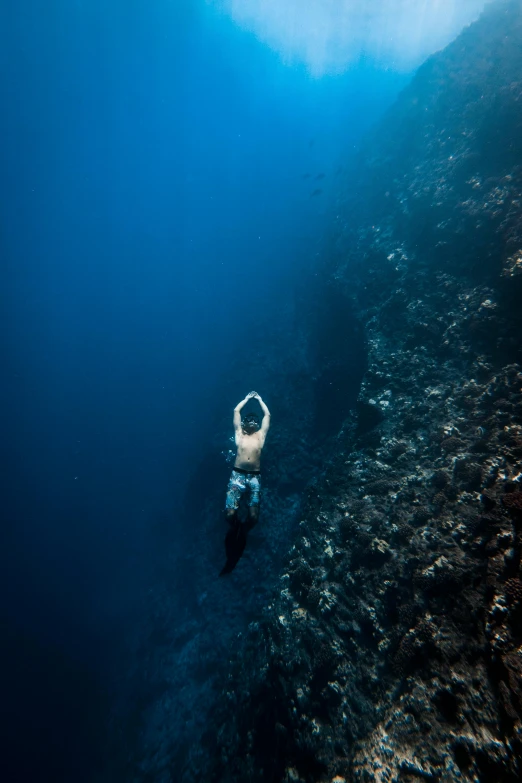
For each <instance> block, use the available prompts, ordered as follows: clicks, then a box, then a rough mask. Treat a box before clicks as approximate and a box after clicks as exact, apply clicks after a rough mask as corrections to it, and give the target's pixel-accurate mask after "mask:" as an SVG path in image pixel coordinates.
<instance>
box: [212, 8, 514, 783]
mask: <svg viewBox="0 0 522 783" xmlns="http://www.w3.org/2000/svg"><path fill="white" fill-rule="evenodd" d="M521 44H522V7H521V5H520V3H518V2H516V3H515V2H507V3H501V4H496V5H494V6H492V7H491V8H490V9H489V10H488V11H487V12H486V13H485V14H484V15H483V17H482V18H481V19H480V20H479V21H478V22H477V23H475V24H474V25H472V26H470V27H469V28H468V29H466V30H465V31H464V32H463V33H462V34H461V36H460V37H459V38H458V39H457V40H456V41H455V42H454V43H453V44H452V45H450V46H449V47H448V48H447V49H446V50H444V51H443V52H441V53H439V54H437V55H435V56H434V57H432V58H431V59H430V60H429V61H428V62H427V63H426V64H425V65H424V66H423V67H422V68H421V69H420V70H419V72H418V73H417V75H416V77H415V78H414V80H413V82H412V84H411V85H410V87H409V88H408V89H407V90H405V91H404V93H403V94H402V95H401V96H400V98H399V100H398V101H397V102H396V104H395V106H394V107H393V108H392V110H391V111H390V112H389V113H388V115H387V116H386V118H385V119H384V121H383V122H382V123H381V125H380V126H379V128H378V129H376V131H375V133H374V134H373V135H372V137H371V138H370V139H369V140H368V143H367V145H366V147H365V148H364V150H363V151H362V152H361V155H360V156H359V158H358V160H357V161H356V162H355V163H354V165H353V167H352V169H351V171H350V174H349V177H348V178H347V181H346V183H345V191H344V192H343V194H342V198H341V200H340V202H339V205H338V209H337V210H336V212H337V215H338V222H337V237H338V242H337V252H336V254H335V257H334V258H333V259H330V261H329V264H328V269H327V271H326V273H327V274H328V275H329V276H330V277H331V279H332V280H334V281H335V284H336V286H337V287H338V288H339V290H342V291H343V292H344V294H345V296H346V297H347V300H348V301H349V302H350V303H351V305H350V306H351V308H352V309H353V312H354V313H355V316H356V318H357V319H358V320H359V322H360V324H361V325H362V326H363V327H364V329H365V335H366V345H367V370H366V373H365V375H364V378H363V381H362V384H361V389H360V394H359V399H358V402H357V406H356V410H355V412H354V414H353V415H349V416H347V417H346V419H345V421H344V424H343V426H342V427H341V429H340V431H339V434H338V436H337V437H336V438H334V439H332V440H331V441H330V444H329V451H328V455H327V459H325V462H324V465H323V470H322V471H321V472H320V473H318V475H317V478H316V481H315V483H313V484H311V485H310V487H309V491H308V497H307V501H306V503H305V505H304V506H303V507H302V509H301V513H300V523H299V528H298V532H297V534H296V536H295V543H294V546H293V547H292V549H291V551H290V553H289V556H288V560H287V562H286V564H285V566H284V568H283V572H282V575H281V577H280V595H279V596H278V597H277V598H274V600H272V601H271V603H270V605H269V606H268V607H267V609H266V611H265V614H264V616H263V618H262V619H260V620H259V621H256V622H253V623H252V624H251V626H250V629H249V634H248V637H247V638H246V640H245V641H244V643H243V646H242V647H241V651H240V654H239V655H238V657H237V660H236V661H235V663H234V665H233V667H232V670H231V672H230V674H229V679H228V682H227V685H226V687H225V689H224V690H223V694H222V701H221V706H217V707H216V708H215V709H214V715H213V719H212V722H211V723H210V724H209V733H210V734H212V733H213V734H214V740H213V741H212V742H209V746H208V754H209V763H210V766H212V770H211V771H209V772H208V773H207V774H206V776H205V779H212V780H215V781H220V783H224V782H225V781H244V780H250V781H274V782H275V781H285V782H287V783H290V781H295V782H296V783H297V782H299V781H301V783H304V782H306V783H316V782H317V783H319V781H321V783H322V782H323V781H324V782H326V781H332V783H333V782H335V783H342V782H343V781H349V780H350V781H354V783H355V782H357V783H359V781H360V782H361V783H362V782H363V781H364V783H392V781H414V780H418V779H427V780H444V781H457V780H459V781H462V780H470V781H513V783H514V781H517V780H520V778H521V777H522V686H521V682H522V623H521V621H522V581H521V564H520V560H521V552H522V484H521V479H522V473H521V472H522V465H521V460H522V331H521V330H522V45H521ZM339 350H342V348H340V349H339ZM213 754H215V755H213Z"/></svg>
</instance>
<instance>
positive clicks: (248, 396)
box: [234, 392, 256, 433]
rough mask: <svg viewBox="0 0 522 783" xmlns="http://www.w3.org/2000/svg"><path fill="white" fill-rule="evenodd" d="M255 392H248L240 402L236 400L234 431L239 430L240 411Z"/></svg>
mask: <svg viewBox="0 0 522 783" xmlns="http://www.w3.org/2000/svg"><path fill="white" fill-rule="evenodd" d="M255 394H256V393H255V392H249V393H248V394H247V396H246V397H245V399H244V400H241V402H238V404H237V405H236V407H235V408H234V429H235V431H236V433H238V432H241V411H242V410H243V408H244V407H245V405H246V404H247V402H248V401H249V399H250V398H251V397H255Z"/></svg>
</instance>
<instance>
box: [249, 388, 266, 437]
mask: <svg viewBox="0 0 522 783" xmlns="http://www.w3.org/2000/svg"><path fill="white" fill-rule="evenodd" d="M253 396H254V397H255V398H256V400H257V401H258V403H259V404H260V405H261V410H262V411H263V421H262V422H261V432H262V434H263V435H265V436H266V433H267V432H268V430H269V428H270V411H269V410H268V408H267V406H266V403H265V402H264V400H262V399H261V397H260V396H259V394H254V395H253Z"/></svg>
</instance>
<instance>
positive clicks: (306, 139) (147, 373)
mask: <svg viewBox="0 0 522 783" xmlns="http://www.w3.org/2000/svg"><path fill="white" fill-rule="evenodd" d="M0 36H1V45H0V68H1V79H0V102H1V106H2V117H3V123H2V126H3V133H2V144H1V147H0V167H1V169H0V216H1V227H0V228H1V234H0V241H1V257H2V264H3V267H2V268H3V275H2V277H3V285H2V299H3V301H2V313H3V317H4V319H5V320H4V328H3V334H4V345H3V348H4V358H3V361H2V391H1V394H2V399H1V402H2V408H3V410H4V412H6V413H7V416H6V421H5V424H4V428H3V437H2V456H3V465H4V467H3V478H4V482H5V483H4V503H3V508H4V513H3V514H2V516H3V520H4V522H3V544H4V547H5V551H6V552H7V553H8V558H7V563H6V566H5V568H4V569H3V572H2V577H3V590H2V598H3V600H2V605H1V613H2V624H3V628H4V631H5V639H6V640H7V643H6V644H5V645H3V650H2V657H3V659H4V660H3V663H2V669H3V671H4V673H6V672H7V674H8V677H7V680H8V682H7V686H6V688H7V690H6V705H7V714H8V732H7V734H6V735H5V736H6V737H7V740H8V744H9V745H10V752H9V754H8V755H7V756H6V758H7V759H8V768H9V769H10V770H11V773H10V774H11V777H10V778H9V779H10V780H13V781H14V780H25V779H34V780H36V779H38V780H51V779H52V780H53V781H59V780H63V781H72V780H74V781H75V783H79V782H80V781H81V780H88V779H91V776H92V774H93V770H94V769H96V768H97V766H99V764H100V763H101V762H100V758H101V754H102V749H103V743H104V736H103V720H104V717H105V716H106V714H107V712H108V710H109V709H110V705H111V698H112V692H113V688H114V682H115V679H116V678H117V674H116V673H117V672H118V661H119V659H120V655H121V654H122V650H123V648H124V645H125V638H126V633H127V630H128V628H129V625H130V624H131V623H133V622H134V621H135V606H136V604H137V602H138V601H139V597H140V595H142V593H143V591H145V590H146V589H148V587H149V586H150V585H151V584H153V583H154V578H155V562H156V557H157V553H158V547H159V546H160V544H159V542H158V541H157V540H156V539H155V536H154V533H153V525H152V520H153V519H154V518H155V516H157V515H158V514H160V513H172V520H173V522H172V524H173V525H174V526H179V529H180V530H181V529H182V528H183V526H184V525H185V524H187V520H184V519H183V517H182V516H181V515H180V514H179V513H176V512H175V510H176V509H177V508H178V504H179V501H180V497H181V496H182V493H183V489H184V485H185V482H186V480H187V478H188V477H189V476H190V470H191V467H192V466H193V464H194V463H195V461H197V459H198V458H199V457H201V456H204V453H205V443H206V439H207V438H208V436H209V427H210V426H211V423H212V421H213V419H214V417H215V415H216V413H217V412H219V411H222V410H227V411H231V410H232V407H233V406H234V405H235V404H236V402H237V401H238V400H239V399H240V397H241V396H242V395H243V394H244V393H245V392H246V391H248V389H243V388H238V389H237V399H236V398H234V399H229V398H228V397H225V396H223V394H222V391H221V390H222V389H223V388H224V381H225V380H226V378H227V366H228V364H229V363H230V361H231V359H232V358H233V357H234V356H235V355H236V354H237V352H238V351H245V350H248V338H249V334H250V333H251V332H252V330H254V329H255V330H257V332H258V331H259V329H261V330H262V329H263V324H265V323H266V324H268V323H273V321H274V320H276V319H277V318H278V312H279V310H280V307H281V304H282V303H283V302H285V301H286V299H287V297H289V296H291V291H292V288H293V286H294V284H295V282H296V281H297V280H298V279H299V278H300V276H301V275H302V274H303V270H307V269H309V268H310V267H311V265H312V264H313V263H314V260H315V259H316V258H317V256H318V254H320V253H321V248H322V238H323V236H324V235H325V232H327V230H328V225H329V221H330V220H331V218H332V208H333V203H334V197H335V184H336V174H338V171H339V166H342V164H343V161H344V160H345V159H346V156H347V155H349V153H350V151H351V150H352V149H353V148H354V145H357V144H358V142H359V140H360V139H361V137H362V135H363V133H364V132H365V131H366V130H367V129H368V128H369V127H370V126H371V124H372V123H373V122H374V121H375V120H376V119H377V118H378V117H379V116H380V115H381V114H382V112H383V111H384V109H385V108H386V107H387V106H388V105H389V103H390V102H391V101H392V100H393V98H394V97H395V95H396V94H397V92H398V91H399V89H400V88H401V87H402V86H403V85H404V84H405V83H406V82H407V81H408V79H409V76H410V74H409V73H408V71H407V70H404V69H402V70H400V71H396V70H395V69H394V68H393V67H391V66H389V65H388V66H386V68H384V67H381V66H378V65H377V64H375V63H374V62H372V60H371V58H360V59H359V60H357V61H356V62H355V64H353V63H352V65H351V66H350V67H348V68H347V69H346V70H345V72H344V73H343V74H341V75H330V76H329V75H323V76H322V77H320V78H313V77H311V76H310V75H309V73H308V70H307V68H306V66H305V64H299V63H294V64H293V65H292V66H291V67H290V66H288V65H285V64H284V62H283V61H282V59H281V57H280V56H279V55H278V53H277V52H276V51H273V50H272V49H270V48H269V47H267V46H266V45H265V44H264V43H263V42H261V41H260V40H258V39H257V38H256V36H255V35H254V34H253V33H252V32H248V31H245V30H243V29H241V28H240V27H238V26H236V25H235V24H234V22H233V20H232V19H230V18H229V17H228V16H227V15H225V14H220V13H219V12H218V11H217V10H216V9H215V8H214V7H212V6H209V5H207V4H206V3H205V2H203V0H201V1H199V0H192V2H182V1H181V0H178V1H177V2H175V3H172V2H167V0H157V2H144V0H143V1H140V0H125V2H123V0H103V2H102V0H90V1H89V2H83V3H82V2H79V1H78V2H71V1H70V0H61V1H58V0H47V2H45V3H44V2H37V0H32V1H31V0H17V2H16V3H13V2H5V0H4V2H2V3H1V4H0ZM321 173H324V174H325V177H324V178H322V179H321V180H315V177H317V175H319V174H321ZM305 175H310V176H309V177H305ZM316 188H320V189H321V190H322V191H323V192H322V193H321V194H318V195H316V196H312V195H311V194H312V192H313V191H314V190H315V189H316ZM260 391H262V390H260ZM28 748H30V751H31V752H30V753H28ZM15 769H16V770H17V772H13V771H12V770H15ZM37 772H38V777H36V773H37Z"/></svg>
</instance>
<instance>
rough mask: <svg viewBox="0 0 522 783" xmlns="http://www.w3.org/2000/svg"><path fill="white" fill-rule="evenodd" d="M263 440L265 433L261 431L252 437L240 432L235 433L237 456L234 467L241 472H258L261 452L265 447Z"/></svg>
mask: <svg viewBox="0 0 522 783" xmlns="http://www.w3.org/2000/svg"><path fill="white" fill-rule="evenodd" d="M265 438H266V433H264V432H261V430H258V431H257V432H254V433H252V435H247V434H246V433H245V432H243V431H242V430H240V431H239V432H237V431H236V446H237V455H236V461H235V463H234V467H235V468H241V470H260V469H261V451H262V450H263V446H264V445H265Z"/></svg>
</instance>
